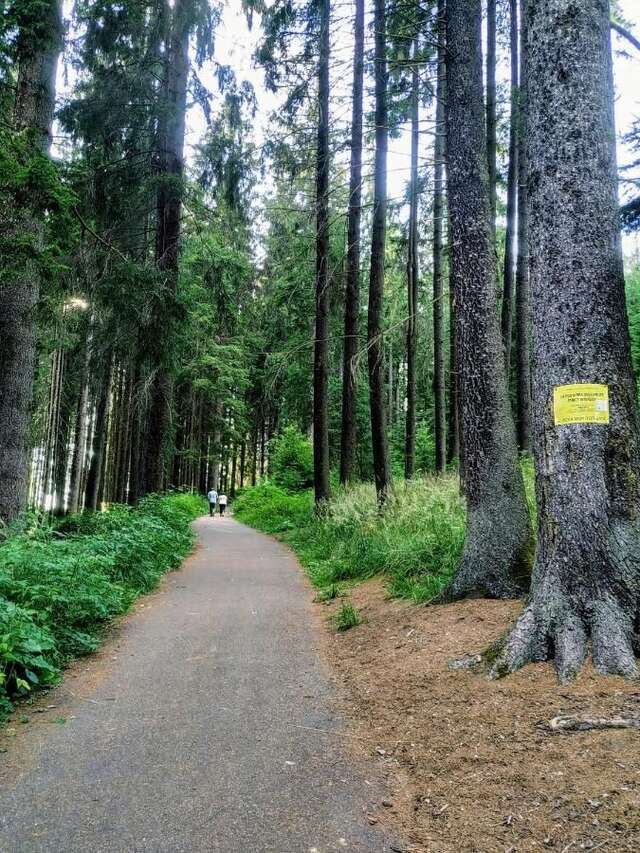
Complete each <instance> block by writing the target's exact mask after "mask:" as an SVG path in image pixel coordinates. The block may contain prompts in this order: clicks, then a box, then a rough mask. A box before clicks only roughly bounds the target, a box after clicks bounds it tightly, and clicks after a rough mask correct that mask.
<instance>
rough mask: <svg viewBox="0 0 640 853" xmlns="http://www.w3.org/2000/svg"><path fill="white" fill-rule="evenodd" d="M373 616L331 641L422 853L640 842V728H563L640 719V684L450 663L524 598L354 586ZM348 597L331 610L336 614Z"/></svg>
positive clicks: (355, 721)
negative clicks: (559, 724)
mask: <svg viewBox="0 0 640 853" xmlns="http://www.w3.org/2000/svg"><path fill="white" fill-rule="evenodd" d="M349 600H350V603H351V604H352V605H353V606H355V607H356V608H357V610H358V611H359V613H360V615H361V616H362V617H363V619H364V620H365V621H364V622H363V624H361V625H359V626H358V627H356V628H354V629H352V630H349V631H346V632H345V633H342V634H336V633H335V630H334V629H333V628H332V627H330V626H331V623H330V622H329V623H327V626H326V627H325V631H324V649H325V653H326V655H327V656H328V658H329V660H330V661H331V663H332V665H333V670H334V673H335V677H336V680H337V681H338V683H339V684H340V685H341V687H342V691H341V693H342V696H343V700H342V707H341V709H340V710H341V713H342V714H343V715H344V716H345V717H346V718H347V719H348V720H350V722H351V724H352V725H353V726H354V727H355V728H354V732H355V733H356V734H357V735H358V737H357V738H354V739H353V741H352V743H354V744H357V745H358V746H357V749H358V750H359V751H361V752H362V753H364V754H368V755H373V756H376V757H377V759H378V761H379V762H380V763H381V765H382V766H383V767H384V768H385V771H386V774H387V777H388V780H389V784H390V787H391V790H393V792H394V793H393V797H392V799H391V801H390V802H389V803H388V808H387V809H386V813H385V814H384V815H383V818H384V820H385V822H387V823H389V824H390V825H393V826H395V827H397V828H399V829H400V830H401V834H402V835H403V837H404V838H405V839H407V840H408V841H410V842H411V844H412V846H410V847H409V849H410V850H412V851H417V853H467V851H469V853H471V851H474V853H494V851H496V853H497V851H501V853H524V851H543V850H546V851H557V853H577V851H581V850H591V851H593V850H602V851H606V853H622V851H638V850H639V849H640V737H639V736H638V731H637V730H635V731H634V730H604V731H589V732H580V733H562V734H561V733H558V734H554V733H552V732H551V730H550V728H549V725H548V724H549V721H550V720H551V719H552V718H553V717H555V716H556V715H559V714H586V715H592V716H605V717H613V716H617V715H620V714H623V715H627V716H629V715H631V716H638V715H639V714H640V687H639V686H638V684H633V683H630V682H628V681H624V680H623V679H620V678H604V677H602V676H598V675H597V674H596V673H595V672H594V670H593V669H592V668H590V667H587V668H585V670H584V672H583V673H582V674H581V675H580V676H579V677H578V678H577V680H576V681H575V682H574V683H573V684H571V685H570V686H560V685H558V684H557V682H556V680H555V676H554V672H553V669H552V667H551V666H550V665H548V664H540V665H532V666H528V667H526V668H525V669H524V670H522V671H520V672H518V673H516V674H515V675H512V676H510V677H508V678H506V679H503V680H500V681H489V680H487V679H486V678H484V677H483V676H481V675H478V674H474V673H473V672H471V671H468V670H455V671H450V670H449V669H448V668H447V663H448V661H450V660H451V659H457V658H461V657H462V656H464V655H466V654H474V653H477V652H480V651H482V650H484V649H485V648H486V647H487V645H488V644H489V643H490V642H492V641H493V640H495V639H497V638H498V637H499V636H500V635H501V634H502V633H503V632H504V631H505V630H506V629H507V627H508V626H509V625H510V623H511V622H512V620H513V618H514V617H515V616H516V615H517V613H518V612H519V610H520V607H521V605H520V604H519V603H518V602H500V601H478V600H474V601H468V602H462V603H457V604H451V605H446V606H431V607H425V606H415V605H412V604H409V603H407V602H402V601H392V600H389V599H388V597H387V596H386V594H385V590H384V587H383V585H382V583H381V582H380V581H379V580H373V581H369V582H367V583H364V584H361V585H359V586H357V587H354V588H353V589H351V590H350V596H349ZM343 602H344V599H342V600H341V599H336V600H334V601H333V602H331V603H330V605H329V606H328V607H326V608H325V607H323V606H321V605H318V611H319V612H320V613H321V614H322V613H324V614H326V613H327V610H328V611H330V612H331V611H334V612H336V611H337V610H338V609H339V608H340V607H341V605H342V603H343Z"/></svg>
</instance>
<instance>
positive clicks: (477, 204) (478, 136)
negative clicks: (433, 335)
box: [446, 0, 532, 597]
mask: <svg viewBox="0 0 640 853" xmlns="http://www.w3.org/2000/svg"><path fill="white" fill-rule="evenodd" d="M481 20H482V18H481V4H480V0H449V3H448V4H447V56H448V62H447V99H446V115H447V155H448V156H447V176H448V189H449V192H448V196H449V208H450V216H451V229H452V234H451V245H452V252H453V256H452V265H453V266H452V270H453V280H454V287H455V309H456V310H455V334H456V352H457V356H458V360H459V362H458V377H459V388H460V396H461V403H462V408H461V419H462V440H463V445H464V478H465V493H466V501H467V535H466V539H465V545H464V551H463V555H462V560H461V562H460V565H459V566H458V569H457V571H456V574H455V576H454V578H453V581H452V583H451V585H450V587H449V589H448V594H449V595H450V596H451V597H460V596H463V595H469V594H485V595H489V596H493V597H507V596H513V595H518V594H520V593H521V592H522V590H523V589H524V588H525V587H526V585H527V581H528V572H529V563H530V549H531V544H532V534H531V524H530V521H529V513H528V509H527V503H526V500H525V494H524V484H523V480H522V473H521V471H520V467H519V465H518V454H517V446H516V436H515V429H514V424H513V419H512V415H511V407H510V404H509V395H508V389H507V383H506V377H505V372H504V358H503V352H502V341H501V338H500V327H499V320H498V305H497V293H496V287H495V282H496V262H495V254H494V251H493V249H494V245H493V239H492V231H491V207H490V204H489V180H488V176H487V165H486V164H487V159H486V146H485V136H484V122H483V117H482V54H481V46H480V40H481Z"/></svg>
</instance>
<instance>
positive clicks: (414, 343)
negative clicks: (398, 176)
mask: <svg viewBox="0 0 640 853" xmlns="http://www.w3.org/2000/svg"><path fill="white" fill-rule="evenodd" d="M418 51H419V45H418V39H417V38H416V39H415V40H414V43H413V70H412V74H411V178H410V191H409V196H410V197H409V235H408V236H409V239H408V241H407V242H408V245H407V308H408V311H407V314H408V317H407V412H406V422H405V450H404V476H405V479H406V480H410V479H411V478H412V477H413V473H414V470H415V465H416V410H417V404H418V400H417V391H418V381H417V380H418V372H417V364H416V361H417V355H418V298H419V283H420V268H419V263H418V149H419V146H420V102H419V88H420V72H419V69H418V64H417V62H418ZM398 385H399V382H398Z"/></svg>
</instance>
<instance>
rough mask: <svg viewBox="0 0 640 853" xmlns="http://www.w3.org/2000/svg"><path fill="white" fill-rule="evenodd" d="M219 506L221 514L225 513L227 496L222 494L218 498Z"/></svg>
mask: <svg viewBox="0 0 640 853" xmlns="http://www.w3.org/2000/svg"><path fill="white" fill-rule="evenodd" d="M218 506H219V507H220V515H224V511H225V509H226V508H227V496H226V495H220V497H219V498H218Z"/></svg>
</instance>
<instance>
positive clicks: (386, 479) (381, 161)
mask: <svg viewBox="0 0 640 853" xmlns="http://www.w3.org/2000/svg"><path fill="white" fill-rule="evenodd" d="M373 25H374V30H375V36H374V43H375V49H374V77H375V123H376V132H375V145H376V150H375V165H374V190H373V221H372V224H371V263H370V272H369V307H368V318H367V343H368V367H369V409H370V412H371V441H372V447H373V472H374V479H375V484H376V492H377V495H378V503H379V504H380V506H383V505H384V504H385V503H386V501H387V499H388V498H389V493H390V490H391V487H392V481H391V468H390V465H389V444H388V438H387V407H386V399H385V377H384V374H385V370H384V340H383V326H382V322H383V309H384V302H383V300H384V263H385V246H386V233H387V148H388V137H389V127H388V121H389V111H388V105H387V97H388V92H387V80H388V74H387V58H386V49H387V37H386V9H385V2H384V0H375V6H374V22H373Z"/></svg>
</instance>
